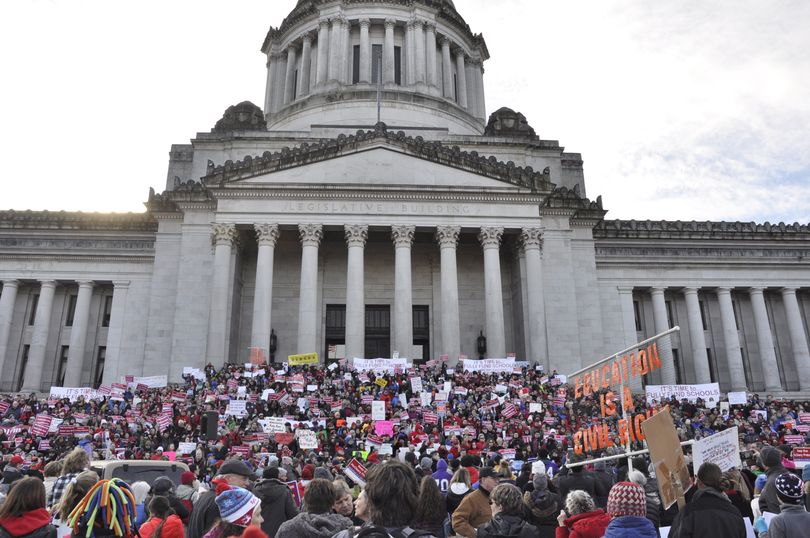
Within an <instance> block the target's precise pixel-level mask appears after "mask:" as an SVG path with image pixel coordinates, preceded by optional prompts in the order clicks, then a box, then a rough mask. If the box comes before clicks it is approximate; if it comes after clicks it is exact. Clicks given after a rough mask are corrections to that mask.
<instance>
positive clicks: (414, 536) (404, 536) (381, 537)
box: [349, 525, 433, 538]
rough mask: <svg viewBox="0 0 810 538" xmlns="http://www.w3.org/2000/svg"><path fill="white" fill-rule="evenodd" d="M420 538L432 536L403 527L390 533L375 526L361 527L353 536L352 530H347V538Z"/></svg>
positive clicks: (383, 528) (425, 532)
mask: <svg viewBox="0 0 810 538" xmlns="http://www.w3.org/2000/svg"><path fill="white" fill-rule="evenodd" d="M408 531H410V532H408ZM422 536H433V535H432V534H431V533H429V532H427V531H418V530H414V529H411V528H410V527H404V528H402V529H399V530H395V531H392V532H391V533H389V532H388V531H387V530H385V527H379V526H377V525H363V526H362V527H360V532H358V533H357V534H354V529H351V528H350V529H349V538H420V537H422Z"/></svg>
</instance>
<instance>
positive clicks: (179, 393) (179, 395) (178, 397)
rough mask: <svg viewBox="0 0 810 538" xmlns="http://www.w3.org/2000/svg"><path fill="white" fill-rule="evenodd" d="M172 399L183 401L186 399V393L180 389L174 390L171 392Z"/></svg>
mask: <svg viewBox="0 0 810 538" xmlns="http://www.w3.org/2000/svg"><path fill="white" fill-rule="evenodd" d="M172 400H174V401H175V402H185V401H186V393H185V392H183V391H180V390H175V391H174V392H172Z"/></svg>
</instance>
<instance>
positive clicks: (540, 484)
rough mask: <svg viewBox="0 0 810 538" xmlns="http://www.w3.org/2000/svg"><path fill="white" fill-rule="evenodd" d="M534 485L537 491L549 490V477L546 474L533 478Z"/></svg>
mask: <svg viewBox="0 0 810 538" xmlns="http://www.w3.org/2000/svg"><path fill="white" fill-rule="evenodd" d="M532 484H534V490H535V491H544V490H546V489H548V476H546V475H545V474H544V473H541V474H536V475H534V478H532Z"/></svg>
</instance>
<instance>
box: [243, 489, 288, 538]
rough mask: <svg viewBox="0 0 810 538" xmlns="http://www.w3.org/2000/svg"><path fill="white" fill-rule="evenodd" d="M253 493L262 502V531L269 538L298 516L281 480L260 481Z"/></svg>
mask: <svg viewBox="0 0 810 538" xmlns="http://www.w3.org/2000/svg"><path fill="white" fill-rule="evenodd" d="M253 493H255V494H256V496H257V497H258V498H259V499H261V500H262V518H264V522H263V523H262V530H263V531H264V532H265V534H267V536H269V537H270V538H273V537H274V536H275V535H276V533H277V532H278V528H279V527H281V524H282V523H284V522H285V521H289V520H291V519H292V518H294V517H295V516H296V515H298V509H297V508H296V507H295V502H294V501H293V497H292V492H291V491H290V488H289V487H287V484H285V483H284V482H282V481H281V480H277V479H275V478H273V479H271V480H262V481H261V482H259V484H258V485H257V486H256V490H255V491H254V492H253Z"/></svg>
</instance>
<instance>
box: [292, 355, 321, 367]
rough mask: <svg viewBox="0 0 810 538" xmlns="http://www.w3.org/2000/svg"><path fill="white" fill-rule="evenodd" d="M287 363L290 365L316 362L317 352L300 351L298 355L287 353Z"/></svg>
mask: <svg viewBox="0 0 810 538" xmlns="http://www.w3.org/2000/svg"><path fill="white" fill-rule="evenodd" d="M287 364H289V365H290V366H301V365H302V364H318V354H317V353H301V354H298V355H288V356H287Z"/></svg>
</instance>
